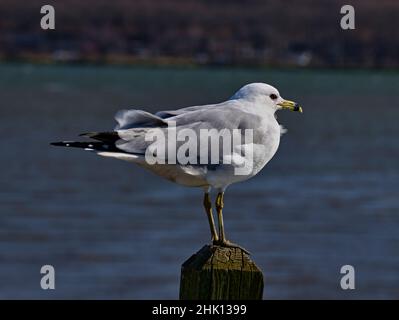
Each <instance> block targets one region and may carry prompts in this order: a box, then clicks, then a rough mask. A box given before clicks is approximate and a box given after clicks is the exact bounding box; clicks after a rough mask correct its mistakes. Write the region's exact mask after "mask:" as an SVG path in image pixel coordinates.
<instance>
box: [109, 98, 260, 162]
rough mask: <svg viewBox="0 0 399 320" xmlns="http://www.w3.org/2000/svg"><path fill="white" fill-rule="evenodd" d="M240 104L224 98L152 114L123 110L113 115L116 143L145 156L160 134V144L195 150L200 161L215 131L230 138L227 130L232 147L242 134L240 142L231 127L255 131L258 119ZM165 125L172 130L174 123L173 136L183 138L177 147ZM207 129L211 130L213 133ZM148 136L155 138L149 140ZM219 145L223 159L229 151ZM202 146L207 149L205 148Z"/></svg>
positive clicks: (190, 150)
mask: <svg viewBox="0 0 399 320" xmlns="http://www.w3.org/2000/svg"><path fill="white" fill-rule="evenodd" d="M240 107H241V106H240V104H239V103H237V102H236V101H227V102H224V103H221V104H217V105H205V106H195V107H188V108H183V109H179V110H173V111H161V112H157V113H156V114H155V115H152V114H149V113H146V112H143V111H139V110H129V111H122V113H121V112H119V113H118V114H117V117H116V119H117V121H118V126H117V127H116V130H117V132H118V135H119V136H120V138H121V139H120V140H118V141H117V142H116V146H117V148H119V149H121V150H123V151H125V152H128V153H135V154H142V155H144V154H145V152H146V150H147V148H148V147H149V146H150V145H152V146H153V147H154V146H155V145H154V142H155V140H156V139H157V138H158V137H159V136H160V135H163V136H164V137H165V139H164V140H163V141H160V144H163V145H165V146H167V145H168V143H171V145H172V146H173V147H172V150H181V149H180V147H183V145H184V148H182V149H183V150H186V151H189V152H192V151H193V150H194V149H196V151H197V152H196V155H197V157H198V158H197V163H199V161H200V159H199V157H200V155H204V154H209V152H207V150H210V148H212V143H215V141H212V139H214V138H215V137H216V139H219V138H218V137H217V136H215V134H221V135H223V138H225V139H229V133H230V139H231V140H230V141H231V142H230V143H231V146H232V148H234V144H237V143H241V140H242V141H243V139H244V137H243V136H241V140H240V141H238V140H237V139H236V140H234V139H233V136H232V131H233V129H241V135H244V130H245V129H253V130H258V128H259V127H260V124H261V118H260V117H259V116H256V115H254V114H250V113H248V112H245V111H243V110H242V108H240ZM143 116H144V117H147V116H148V118H147V119H143ZM143 124H144V125H143ZM168 125H169V130H171V129H170V128H171V125H172V128H173V125H175V128H176V136H177V137H178V138H179V137H180V138H182V137H185V139H184V140H182V141H177V142H176V146H174V145H173V143H174V141H175V139H169V140H168ZM206 130H208V131H206ZM209 130H213V132H212V131H209ZM171 132H172V133H173V131H169V133H171ZM207 132H209V133H211V135H210V136H208V137H206V136H205V135H204V134H205V133H207ZM193 134H194V136H193ZM201 134H202V137H205V138H206V139H207V140H205V142H204V140H202V141H200V137H201ZM151 136H152V137H153V138H154V140H151V139H148V138H149V137H151ZM146 137H147V138H146ZM255 137H256V135H255V133H254V138H255ZM178 140H179V139H178ZM219 141H220V140H219ZM254 142H255V141H254ZM222 147H223V145H222V144H221V143H220V144H219V152H218V155H219V160H221V159H222V157H223V156H224V155H225V154H226V152H229V151H228V150H225V149H224V148H222ZM205 148H206V150H205V151H204V149H205ZM164 151H165V152H164V154H162V156H163V157H165V160H166V161H167V160H168V159H169V158H168V154H167V149H165V150H164ZM230 152H231V151H230ZM158 156H159V155H158ZM203 160H204V159H202V161H203ZM190 161H191V160H190ZM214 161H215V159H212V163H214ZM210 162H211V159H210V158H208V163H210Z"/></svg>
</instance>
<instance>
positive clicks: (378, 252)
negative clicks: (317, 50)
mask: <svg viewBox="0 0 399 320" xmlns="http://www.w3.org/2000/svg"><path fill="white" fill-rule="evenodd" d="M255 81H264V82H269V83H271V84H274V85H275V86H277V87H278V88H279V89H280V92H281V94H282V95H283V97H285V98H289V99H292V100H296V101H298V102H301V104H302V105H303V106H304V110H305V113H304V114H303V115H299V114H297V113H281V114H280V115H279V121H280V122H281V123H283V124H284V126H285V127H287V128H288V133H287V134H286V135H284V136H283V138H282V141H281V145H280V148H279V150H278V153H277V154H276V156H275V157H274V158H273V160H272V161H271V162H270V163H269V164H268V165H267V167H266V168H265V169H264V170H263V171H262V172H261V173H260V174H259V175H258V176H256V177H255V178H253V179H252V180H249V181H248V182H245V183H241V184H236V185H233V186H231V187H230V188H229V189H228V190H227V193H226V198H225V214H224V215H225V225H226V232H227V236H228V238H230V239H231V240H232V241H234V242H238V243H240V244H241V245H242V246H244V247H246V248H247V249H249V250H250V251H251V252H252V258H253V259H254V261H255V262H256V263H257V264H258V266H259V267H260V268H261V269H262V270H263V272H264V274H265V291H264V298H265V299H287V298H297V299H303V298H310V299H312V298H313V299H314V298H327V299H336V298H339V299H358V298H367V299H369V298H391V299H393V298H396V299H397V298H399V256H398V252H399V232H398V231H399V194H398V191H399V165H398V158H399V142H398V136H399V126H398V118H399V96H398V91H397V90H398V85H399V75H398V74H397V73H382V72H359V71H357V72H356V71H341V72H332V71H301V70H296V71H278V70H240V69H214V70H212V69H151V68H116V67H77V66H75V67H49V66H40V67H39V66H29V65H0V98H1V100H0V101H1V102H0V104H1V108H0V143H1V150H2V151H1V157H0V167H1V175H0V179H1V180H0V298H7V299H10V298H12V299H14V298H40V299H42V298H43V299H47V298H48V299H55V298H68V299H69V298H77V299H88V298H92V299H97V298H111V299H117V298H121V299H147V298H152V299H175V298H177V297H178V290H179V276H180V266H181V264H182V263H183V262H184V260H186V259H187V258H188V257H189V256H190V255H191V254H193V253H194V252H195V251H197V250H198V249H200V248H201V247H202V246H203V245H204V244H205V243H206V242H207V241H209V230H208V225H207V219H206V216H205V213H204V212H203V208H202V194H201V192H202V191H201V190H197V189H190V188H184V187H181V186H178V185H175V184H172V183H170V182H167V181H163V180H162V179H160V178H159V177H156V176H154V175H152V174H151V173H148V172H145V171H143V170H142V169H140V168H138V167H136V166H134V165H132V164H129V163H126V162H122V161H117V160H112V159H105V158H99V157H96V156H95V155H93V154H91V153H86V152H82V151H80V150H66V149H62V148H54V147H50V146H49V145H48V143H49V142H50V141H54V140H62V139H69V140H73V139H75V138H76V135H77V134H78V133H81V132H86V131H92V130H109V129H112V128H113V126H114V120H113V115H114V113H115V112H116V111H117V110H118V109H121V108H126V107H132V108H133V107H135V108H142V109H145V110H147V111H156V110H160V109H170V108H176V107H183V106H188V105H192V104H202V103H212V102H217V101H222V100H224V99H226V98H227V97H229V96H230V95H231V94H232V93H233V92H234V91H235V90H236V89H237V88H239V87H240V86H241V85H243V84H245V83H248V82H255ZM44 264H51V265H53V266H54V267H55V270H56V289H55V290H52V291H51V290H47V291H44V290H42V289H41V288H40V285H39V283H40V277H41V275H40V268H41V266H42V265H44ZM346 264H350V265H353V266H354V267H355V271H356V289H355V290H348V291H343V290H342V289H341V288H340V285H339V283H340V278H341V275H340V273H339V271H340V268H341V266H342V265H346Z"/></svg>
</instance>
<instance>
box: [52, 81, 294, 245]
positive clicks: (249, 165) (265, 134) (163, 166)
mask: <svg viewBox="0 0 399 320" xmlns="http://www.w3.org/2000/svg"><path fill="white" fill-rule="evenodd" d="M279 109H288V110H291V111H299V112H302V108H301V107H300V106H299V105H298V104H297V103H295V102H293V101H289V100H285V99H283V98H282V97H281V96H280V93H279V92H278V90H277V89H276V88H274V87H272V86H270V85H268V84H265V83H251V84H248V85H245V86H244V87H242V88H241V89H239V90H238V91H237V92H236V93H235V94H234V95H233V96H232V97H231V98H230V99H229V100H227V101H225V102H222V103H219V104H210V105H202V106H193V107H187V108H182V109H178V110H173V111H160V112H157V113H155V114H151V113H148V112H145V111H142V110H121V111H119V112H118V113H117V114H116V116H115V119H116V121H117V122H118V125H117V126H116V127H115V129H114V131H110V132H90V133H85V134H82V136H85V137H88V138H91V139H94V140H95V141H91V142H75V141H63V142H54V143H52V144H53V145H55V146H65V147H77V148H83V149H85V150H89V151H94V152H95V153H97V154H98V155H100V156H104V157H113V158H117V159H121V160H126V161H130V162H133V163H136V164H138V165H140V166H142V167H144V168H146V169H149V170H150V171H152V172H154V173H156V174H158V175H160V176H162V177H164V178H166V179H168V180H171V181H173V182H176V183H179V184H182V185H185V186H191V187H202V188H203V189H204V200H203V204H204V207H205V211H206V214H207V217H208V220H209V226H210V230H211V238H212V242H213V244H215V245H221V246H227V247H238V246H237V245H236V244H234V243H232V242H230V241H228V240H227V239H226V236H225V232H224V225H223V215H222V210H223V206H224V202H223V198H224V192H225V190H226V188H227V187H228V186H229V185H230V184H232V183H235V182H239V181H244V180H247V179H249V178H251V177H253V176H255V175H256V174H257V173H258V172H259V171H260V170H261V169H262V168H263V167H264V166H265V165H266V164H267V163H268V162H269V161H270V159H271V158H272V157H273V156H274V154H275V153H276V151H277V149H278V146H279V143H280V135H281V130H282V129H281V126H280V125H279V124H278V122H277V119H276V117H275V112H276V111H277V110H279ZM171 127H172V128H173V129H174V131H175V133H176V135H177V136H179V134H180V133H183V132H188V131H190V132H191V133H194V138H193V135H191V136H190V137H191V140H189V142H187V141H186V140H185V139H183V140H177V141H174V145H173V147H174V148H172V150H173V151H172V154H171V153H170V152H169V151H170V149H169V148H168V152H167V154H166V152H165V154H162V156H161V158H162V159H163V160H165V161H164V162H162V163H161V162H155V163H150V162H149V161H148V157H147V156H148V150H149V149H150V147H151V145H152V143H153V141H150V140H149V139H148V137H149V136H153V135H154V134H155V133H159V132H160V133H165V138H164V139H163V140H161V141H162V145H168V146H169V143H170V142H171V141H170V140H172V139H171V138H170V136H169V135H168V134H169V131H170V130H171ZM215 129H216V130H215ZM203 130H208V133H209V132H210V135H209V137H208V138H209V139H212V135H218V134H220V132H224V133H225V132H233V131H234V130H241V131H239V132H240V134H241V136H243V135H244V133H243V132H244V131H245V132H247V131H250V132H251V141H247V140H244V142H242V141H241V140H239V141H238V142H237V140H235V139H233V141H232V142H231V141H230V145H229V146H230V147H231V148H224V147H223V148H221V147H217V148H216V151H217V160H218V161H216V162H215V161H211V162H209V161H208V160H209V157H208V158H207V157H205V161H203V160H204V158H203V157H202V156H203V152H202V151H204V146H206V152H207V154H208V153H211V152H210V151H215V148H213V149H212V148H211V150H209V149H208V146H209V145H208V141H207V142H206V144H203V143H201V141H198V140H199V139H200V137H201V134H202V131H203ZM212 130H213V131H212ZM176 135H175V136H176ZM217 138H219V136H217ZM187 144H188V148H187ZM183 145H185V147H186V149H185V150H186V151H187V150H188V151H190V152H194V153H196V152H197V153H196V154H195V155H194V157H192V156H191V155H189V156H190V159H191V160H194V161H191V162H190V161H189V162H187V161H183V160H181V157H180V159H179V157H178V156H179V151H178V150H179V147H183ZM201 152H202V153H201ZM180 155H181V154H180ZM184 155H185V156H187V155H186V154H185V153H184ZM158 156H159V155H158ZM184 159H187V157H185V158H184ZM201 160H202V161H201ZM213 160H214V159H213ZM243 166H244V167H245V168H246V169H247V171H246V172H245V173H244V174H243V173H242V172H241V173H237V172H238V171H237V169H239V168H242V167H243ZM211 188H215V189H217V191H218V193H217V197H216V202H215V206H216V211H217V217H218V222H219V223H218V226H219V228H218V229H219V230H218V232H217V231H216V227H215V223H214V219H213V213H212V204H211V200H210V195H209V194H210V190H211Z"/></svg>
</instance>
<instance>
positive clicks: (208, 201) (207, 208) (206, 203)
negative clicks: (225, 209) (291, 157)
mask: <svg viewBox="0 0 399 320" xmlns="http://www.w3.org/2000/svg"><path fill="white" fill-rule="evenodd" d="M204 207H205V211H206V215H207V217H208V222H209V227H210V228H211V235H212V242H215V241H219V237H218V234H217V232H216V228H215V222H214V221H213V213H212V203H211V199H210V197H209V193H208V192H205V194H204Z"/></svg>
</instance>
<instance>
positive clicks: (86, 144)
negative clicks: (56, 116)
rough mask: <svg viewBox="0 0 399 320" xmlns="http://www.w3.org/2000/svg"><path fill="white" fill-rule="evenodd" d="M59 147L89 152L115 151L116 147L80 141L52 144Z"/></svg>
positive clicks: (102, 143)
mask: <svg viewBox="0 0 399 320" xmlns="http://www.w3.org/2000/svg"><path fill="white" fill-rule="evenodd" d="M50 144H51V145H52V146H57V147H71V148H80V149H84V150H88V151H114V150H113V149H116V148H115V146H112V145H110V144H107V143H104V142H80V141H60V142H52V143H50Z"/></svg>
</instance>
